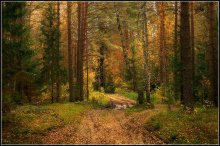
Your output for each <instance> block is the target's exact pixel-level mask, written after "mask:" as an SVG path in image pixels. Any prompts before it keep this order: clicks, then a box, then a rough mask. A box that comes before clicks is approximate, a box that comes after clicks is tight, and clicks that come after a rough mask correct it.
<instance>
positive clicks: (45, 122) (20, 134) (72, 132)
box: [2, 94, 218, 144]
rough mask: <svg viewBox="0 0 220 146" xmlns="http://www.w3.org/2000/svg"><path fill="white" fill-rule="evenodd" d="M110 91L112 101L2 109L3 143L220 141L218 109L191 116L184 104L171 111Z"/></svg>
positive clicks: (162, 105)
mask: <svg viewBox="0 0 220 146" xmlns="http://www.w3.org/2000/svg"><path fill="white" fill-rule="evenodd" d="M106 96H107V98H109V101H110V102H112V104H113V105H114V106H110V107H106V106H99V105H98V106H97V105H96V104H95V105H94V104H91V103H88V102H79V103H69V102H67V103H54V104H42V105H37V106H36V105H22V106H18V107H17V108H15V109H14V110H13V111H11V112H10V113H4V114H3V117H2V123H3V127H2V143H6V144H18V143H19V144H164V143H218V140H217V138H218V110H217V108H210V109H204V108H203V107H202V108H196V113H195V114H193V115H189V114H187V113H186V112H184V111H181V110H179V109H180V107H174V108H173V109H172V111H168V108H167V105H166V104H162V103H160V102H159V103H157V104H155V107H154V108H146V106H145V105H141V106H140V105H136V102H135V100H131V99H128V98H126V97H123V96H122V95H119V94H106ZM198 131H200V132H199V133H198Z"/></svg>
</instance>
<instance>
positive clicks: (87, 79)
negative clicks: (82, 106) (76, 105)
mask: <svg viewBox="0 0 220 146" xmlns="http://www.w3.org/2000/svg"><path fill="white" fill-rule="evenodd" d="M85 45H86V46H85V49H86V97H87V101H89V65H88V59H89V56H88V38H87V31H86V42H85Z"/></svg>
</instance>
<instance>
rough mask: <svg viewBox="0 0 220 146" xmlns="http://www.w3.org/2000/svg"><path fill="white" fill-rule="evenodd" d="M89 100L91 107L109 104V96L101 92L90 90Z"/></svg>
mask: <svg viewBox="0 0 220 146" xmlns="http://www.w3.org/2000/svg"><path fill="white" fill-rule="evenodd" d="M89 100H90V101H91V102H92V105H93V107H104V106H107V105H108V104H109V101H110V100H109V98H108V97H107V96H106V94H105V93H103V92H98V91H92V92H91V93H90V95H89Z"/></svg>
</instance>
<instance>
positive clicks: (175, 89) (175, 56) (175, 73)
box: [173, 2, 179, 99]
mask: <svg viewBox="0 0 220 146" xmlns="http://www.w3.org/2000/svg"><path fill="white" fill-rule="evenodd" d="M177 21H178V14H177V2H175V24H174V58H175V60H177V42H178V40H177V24H178V23H177ZM173 76H174V96H175V99H178V96H179V95H178V93H179V88H178V85H177V70H176V69H175V71H174V75H173Z"/></svg>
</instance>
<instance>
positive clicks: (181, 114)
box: [145, 108, 218, 144]
mask: <svg viewBox="0 0 220 146" xmlns="http://www.w3.org/2000/svg"><path fill="white" fill-rule="evenodd" d="M195 111H196V112H195V113H193V114H188V113H187V112H186V111H182V110H179V111H169V112H168V111H166V112H163V113H160V114H158V115H156V116H154V117H152V118H151V120H149V121H147V122H146V124H145V127H146V129H148V130H150V131H153V133H155V134H156V135H158V136H160V137H161V138H162V139H164V140H165V141H166V142H167V143H176V144H181V143H184V144H197V143H200V144H205V143H209V144H214V143H215V144H216V143H218V109H217V108H210V109H206V110H204V109H203V108H196V109H195Z"/></svg>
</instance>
